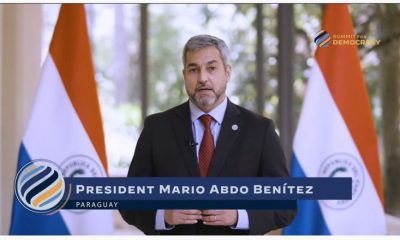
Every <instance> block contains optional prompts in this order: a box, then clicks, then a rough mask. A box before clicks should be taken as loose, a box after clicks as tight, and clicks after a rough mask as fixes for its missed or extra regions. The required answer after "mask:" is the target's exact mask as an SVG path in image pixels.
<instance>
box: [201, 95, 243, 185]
mask: <svg viewBox="0 0 400 240" xmlns="http://www.w3.org/2000/svg"><path fill="white" fill-rule="evenodd" d="M241 127H242V122H241V119H240V111H239V110H238V109H237V107H236V106H235V105H234V104H233V103H231V102H230V101H229V100H228V105H227V107H226V112H225V116H224V119H223V121H222V126H221V132H220V134H219V137H218V141H217V145H216V148H215V152H214V157H213V159H212V161H211V166H210V169H209V171H208V176H209V177H216V176H218V175H219V173H220V171H221V170H222V167H223V166H224V163H225V161H226V160H227V159H226V158H227V155H228V153H229V152H230V150H231V148H232V146H233V143H234V142H235V141H236V139H237V137H238V136H239V133H240V129H241Z"/></svg>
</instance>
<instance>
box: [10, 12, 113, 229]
mask: <svg viewBox="0 0 400 240" xmlns="http://www.w3.org/2000/svg"><path fill="white" fill-rule="evenodd" d="M35 159H47V160H50V161H52V162H54V163H55V164H56V165H58V166H59V167H60V169H61V171H62V173H63V176H64V177H73V176H79V177H104V176H107V161H106V154H105V144H104V136H103V127H102V121H101V117H100V108H99V102H98V97H97V91H96V82H95V79H94V70H93V64H92V59H91V50H90V43H89V37H88V32H87V28H86V16H85V9H84V5H82V4H65V5H62V6H61V9H60V14H59V17H58V20H57V24H56V26H55V30H54V35H53V38H52V41H51V44H50V51H49V54H48V56H47V58H46V60H45V62H44V64H43V67H42V73H41V79H40V83H39V87H38V90H37V93H36V98H35V102H34V104H33V110H32V113H31V116H30V119H29V122H28V126H27V129H26V132H25V135H24V136H23V139H22V143H21V146H20V150H19V158H18V166H17V171H18V170H19V169H21V168H22V166H24V165H25V164H26V163H28V162H29V161H32V160H35ZM112 232H113V220H112V212H111V211H107V210H85V211H83V210H80V211H77V210H61V211H58V212H56V213H54V214H51V215H44V214H38V213H33V212H31V211H29V210H27V209H25V208H24V207H23V206H22V205H21V204H20V203H19V202H18V201H17V199H16V198H15V196H14V203H13V209H12V220H11V227H10V234H17V235H20V234H21V235H22V234H23V235H25V234H29V235H36V234H51V235H68V234H71V235H75V234H80V235H82V234H112Z"/></svg>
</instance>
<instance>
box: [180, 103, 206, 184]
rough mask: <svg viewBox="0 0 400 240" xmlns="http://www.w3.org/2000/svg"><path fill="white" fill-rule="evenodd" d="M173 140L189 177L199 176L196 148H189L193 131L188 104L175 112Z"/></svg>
mask: <svg viewBox="0 0 400 240" xmlns="http://www.w3.org/2000/svg"><path fill="white" fill-rule="evenodd" d="M173 128H174V132H175V140H176V142H177V144H178V147H179V149H180V150H181V153H182V157H183V159H184V162H185V165H186V167H187V168H188V170H189V172H190V175H191V176H193V177H199V176H200V170H199V166H198V163H197V157H196V146H190V143H193V142H194V140H193V131H192V125H191V119H190V109H189V102H186V103H184V104H182V105H181V106H180V107H178V108H177V110H176V118H175V119H174V121H173Z"/></svg>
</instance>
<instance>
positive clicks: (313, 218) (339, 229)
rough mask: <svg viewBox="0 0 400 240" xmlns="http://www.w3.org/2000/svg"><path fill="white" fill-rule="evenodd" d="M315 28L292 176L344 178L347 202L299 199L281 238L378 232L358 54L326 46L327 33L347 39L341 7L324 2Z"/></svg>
mask: <svg viewBox="0 0 400 240" xmlns="http://www.w3.org/2000/svg"><path fill="white" fill-rule="evenodd" d="M322 28H323V30H324V31H321V32H320V33H319V36H318V37H319V39H317V43H318V45H319V48H318V50H317V52H316V62H315V64H314V66H313V68H312V73H311V77H310V79H309V81H308V86H307V91H306V95H305V99H304V103H303V108H302V112H301V115H300V120H299V123H298V127H297V131H296V134H295V138H294V143H293V164H292V175H293V176H294V177H351V178H352V200H335V201H333V200H320V201H311V200H310V201H299V208H298V215H297V217H296V219H295V221H294V223H293V224H292V225H290V226H289V227H287V228H286V229H285V230H284V234H294V235H298V234H306V235H314V234H327V235H329V234H332V235H352V234H361V235H374V234H385V233H386V224H385V215H384V208H383V194H382V183H381V172H380V165H379V157H378V143H377V137H376V131H375V128H374V124H373V119H372V113H371V109H370V105H369V100H368V94H367V89H366V86H365V81H364V77H363V73H362V71H361V66H360V58H359V54H358V49H357V46H355V45H347V46H344V45H337V44H336V45H335V44H332V43H333V40H335V39H334V36H333V34H336V35H342V36H344V37H346V38H347V37H349V38H351V39H354V37H355V36H354V30H353V25H352V21H351V17H350V14H349V10H348V6H347V5H345V4H327V5H326V6H325V11H324V19H323V25H322ZM329 34H330V35H331V36H329ZM330 37H331V39H330V40H329V38H330ZM332 39H333V40H332Z"/></svg>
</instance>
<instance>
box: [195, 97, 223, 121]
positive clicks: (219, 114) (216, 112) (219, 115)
mask: <svg viewBox="0 0 400 240" xmlns="http://www.w3.org/2000/svg"><path fill="white" fill-rule="evenodd" d="M227 106H228V98H227V97H225V99H224V101H222V102H221V103H220V104H219V105H218V106H216V107H215V108H214V109H213V110H211V111H210V112H209V113H205V112H203V111H202V110H201V109H200V108H198V107H197V106H196V105H195V104H194V103H192V101H191V100H189V107H190V118H191V119H192V122H194V121H196V120H197V119H198V118H199V117H200V116H201V115H203V114H208V115H210V116H211V117H213V119H214V120H215V121H216V122H217V123H218V124H220V125H221V124H222V120H223V119H224V115H225V111H226V107H227Z"/></svg>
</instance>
